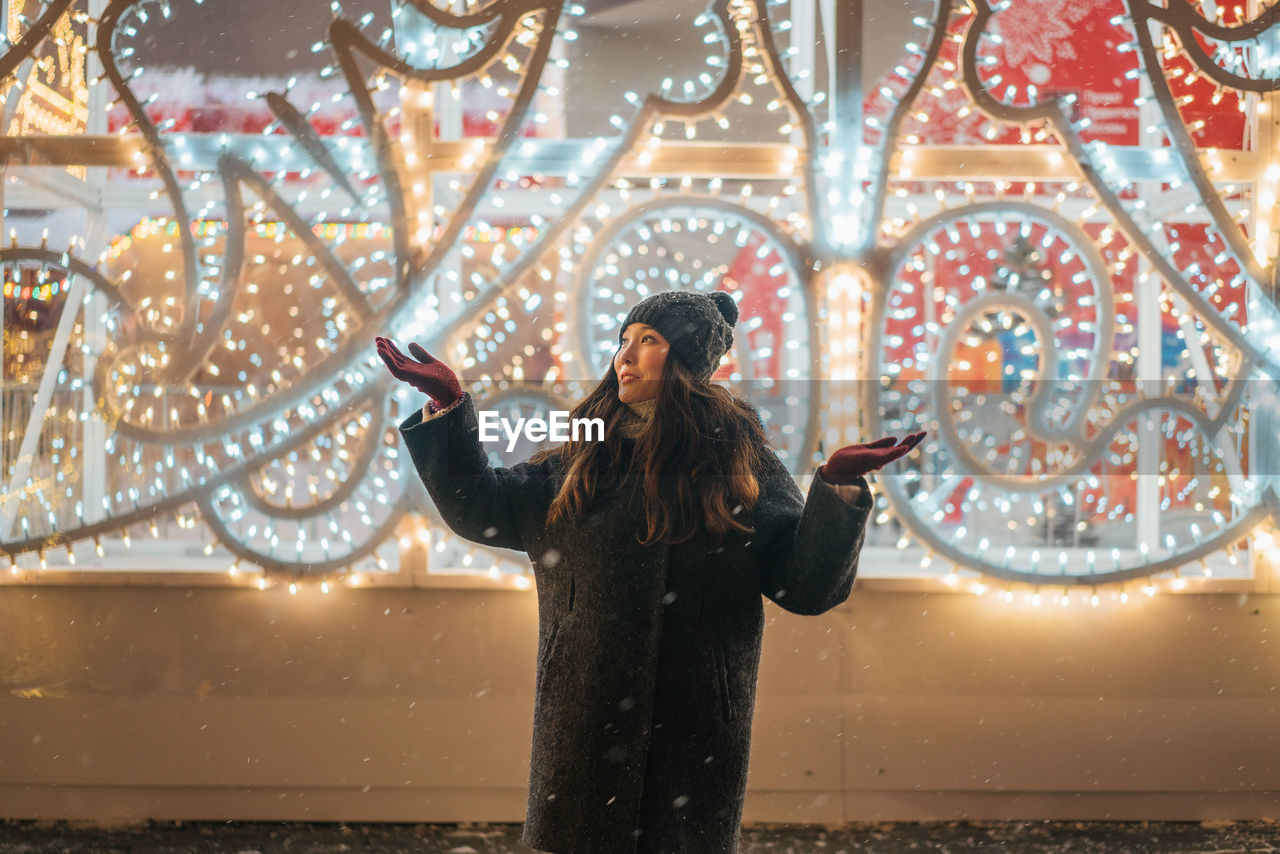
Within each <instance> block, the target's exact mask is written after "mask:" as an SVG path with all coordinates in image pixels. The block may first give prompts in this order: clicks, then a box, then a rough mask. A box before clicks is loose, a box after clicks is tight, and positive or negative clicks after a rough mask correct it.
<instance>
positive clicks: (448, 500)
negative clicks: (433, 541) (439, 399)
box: [400, 392, 551, 551]
mask: <svg viewBox="0 0 1280 854" xmlns="http://www.w3.org/2000/svg"><path fill="white" fill-rule="evenodd" d="M428 411H431V410H430V409H428V408H426V407H424V408H423V409H422V410H419V411H418V412H415V413H414V414H412V415H410V416H409V417H408V418H406V419H405V420H404V421H403V422H401V424H400V435H401V436H403V437H404V440H405V443H406V444H407V445H408V447H409V457H410V459H412V460H413V465H414V467H415V468H416V469H417V470H418V475H419V476H420V477H421V478H422V482H423V483H424V484H425V485H426V487H427V492H428V493H430V495H431V500H432V501H434V502H435V505H436V508H437V509H438V510H439V511H440V516H441V518H443V519H444V521H445V524H447V525H448V526H449V528H450V529H451V530H453V532H454V533H455V534H457V535H458V536H460V537H463V538H465V539H468V540H471V541H472V542H475V543H481V544H483V545H489V546H498V547H500V548H504V549H514V550H516V551H527V545H526V543H525V539H526V538H525V536H524V533H523V532H524V530H525V529H526V525H528V524H541V523H542V521H543V518H538V519H532V518H531V517H532V516H534V515H536V514H537V513H538V512H539V508H543V511H542V512H544V513H545V507H543V505H542V503H541V502H540V501H539V500H538V499H539V497H540V496H542V495H543V494H544V489H545V487H546V485H547V479H548V478H549V477H550V476H551V464H550V462H548V461H544V462H543V463H541V464H537V465H535V464H532V463H527V462H525V463H519V464H517V465H515V466H512V467H511V468H493V467H491V466H490V465H489V459H488V455H487V454H486V453H485V451H484V449H483V448H482V447H481V446H480V430H479V426H478V423H477V420H476V410H475V404H474V402H473V401H472V399H471V395H470V393H467V392H464V393H463V395H462V397H461V398H460V399H459V400H458V401H457V402H456V403H455V404H454V405H452V406H450V407H448V408H446V409H444V410H442V411H440V412H437V413H435V414H433V415H431V416H428V417H426V418H425V419H424V417H423V416H424V414H425V413H426V412H428Z"/></svg>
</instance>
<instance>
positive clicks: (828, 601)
mask: <svg viewBox="0 0 1280 854" xmlns="http://www.w3.org/2000/svg"><path fill="white" fill-rule="evenodd" d="M766 484H767V485H766V488H765V489H764V490H763V494H762V495H761V504H760V509H761V512H760V513H758V514H757V516H756V535H757V536H763V537H764V542H763V543H762V550H763V556H762V558H761V561H762V568H763V571H762V574H761V592H762V593H763V594H764V595H765V596H767V597H768V598H769V599H771V600H773V601H774V602H776V603H777V604H778V605H779V606H781V607H782V608H784V609H786V610H788V611H791V612H792V613H795V614H821V613H823V612H825V611H829V610H831V609H832V608H834V607H835V606H837V605H839V604H840V603H841V602H843V601H844V600H846V599H848V598H849V593H850V591H851V590H852V589H853V579H854V577H855V576H856V575H857V572H858V553H859V552H860V551H861V550H862V541H863V537H864V535H865V532H866V526H867V518H868V516H870V514H871V507H872V503H873V498H872V495H871V489H870V487H869V486H868V484H867V482H866V480H865V479H864V478H858V480H857V482H855V483H852V484H849V485H836V484H832V483H828V482H827V481H826V480H824V479H823V478H822V477H821V475H819V476H816V477H814V479H813V483H812V484H811V485H810V487H809V496H808V499H807V500H806V499H805V498H803V497H802V496H801V495H800V489H799V488H798V487H797V486H796V484H795V481H794V480H793V479H792V478H791V474H790V473H789V472H787V470H786V469H785V468H784V467H783V466H782V463H781V462H780V461H779V462H778V464H777V470H776V471H772V472H771V473H770V476H769V477H768V479H767V482H766ZM846 495H851V496H852V499H853V500H849V499H848V498H846V497H845V496H846Z"/></svg>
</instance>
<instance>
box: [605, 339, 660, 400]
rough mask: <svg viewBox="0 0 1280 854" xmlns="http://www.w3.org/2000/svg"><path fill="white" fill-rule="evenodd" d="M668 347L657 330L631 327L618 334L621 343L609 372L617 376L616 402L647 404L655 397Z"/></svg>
mask: <svg viewBox="0 0 1280 854" xmlns="http://www.w3.org/2000/svg"><path fill="white" fill-rule="evenodd" d="M670 349H671V345H670V344H668V343H667V339H665V338H663V337H662V336H661V335H659V334H658V330H656V329H654V328H653V327H652V326H645V325H644V324H643V323H633V324H631V325H630V326H628V327H627V328H626V329H625V330H624V331H623V333H622V343H621V345H619V347H618V352H617V353H615V354H614V356H613V372H614V373H615V374H617V375H618V399H619V400H621V401H622V402H623V403H635V402H636V401H640V400H650V399H652V398H655V397H657V396H658V383H659V381H660V380H661V378H662V366H663V365H664V364H666V361H667V351H668V350H670Z"/></svg>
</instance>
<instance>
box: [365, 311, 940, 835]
mask: <svg viewBox="0 0 1280 854" xmlns="http://www.w3.org/2000/svg"><path fill="white" fill-rule="evenodd" d="M737 319H738V311H737V306H736V304H735V303H734V301H733V298H732V297H730V296H729V294H727V293H721V292H713V293H710V294H703V293H688V292H681V291H670V292H665V293H660V294H656V295H654V296H651V297H649V298H647V299H645V300H643V301H642V302H640V303H639V304H637V305H636V306H635V307H634V308H632V309H631V311H630V313H629V314H628V315H627V318H626V320H625V322H624V323H623V326H622V333H621V335H620V337H619V347H618V350H617V352H616V353H615V354H614V357H613V362H612V364H611V365H610V368H609V371H608V373H607V374H606V375H605V376H604V378H603V379H601V380H600V382H599V383H598V384H597V385H596V387H595V388H594V389H593V390H592V391H591V392H590V393H589V394H588V395H587V397H586V398H585V399H584V400H583V401H582V402H581V403H579V404H578V405H577V407H575V408H574V410H573V412H572V413H571V417H574V418H597V417H598V418H602V419H604V423H605V438H604V440H603V441H600V442H586V441H578V442H568V443H566V444H562V445H558V446H555V447H553V448H551V449H548V450H545V451H540V452H538V453H537V454H535V455H534V456H533V457H532V458H530V459H529V461H527V462H524V463H520V464H519V465H516V466H513V467H511V468H497V469H494V468H491V467H490V466H489V465H488V463H487V460H486V454H485V452H484V451H483V450H482V449H481V447H480V443H479V439H478V426H477V417H476V412H475V407H474V404H473V403H472V401H471V397H470V395H468V394H466V393H465V392H463V391H462V388H461V386H460V385H459V383H458V379H457V377H456V376H455V375H454V373H453V372H452V371H450V370H449V369H448V368H447V367H446V366H444V365H443V364H441V363H440V362H439V361H437V360H436V359H434V358H432V357H431V355H430V354H428V353H427V352H426V351H425V350H423V349H422V348H421V347H419V346H417V345H416V344H410V345H409V350H410V352H411V353H412V354H413V357H414V358H410V357H408V356H406V355H404V354H403V353H401V352H400V351H399V350H398V349H397V348H396V347H395V345H394V344H392V343H391V342H390V341H388V340H387V339H385V338H379V339H378V342H377V344H378V353H379V355H380V356H381V357H382V359H383V360H384V361H385V362H386V364H387V367H388V368H389V369H390V370H391V372H392V373H393V374H394V375H395V376H396V377H397V378H399V379H401V380H404V381H405V382H408V383H410V384H412V385H414V387H416V388H418V389H419V390H421V391H423V392H425V393H426V394H427V395H429V396H430V397H431V401H430V402H428V403H427V405H426V406H425V407H424V408H423V410H422V412H420V413H415V414H414V415H412V416H410V417H409V418H408V419H406V420H405V421H404V422H403V423H402V424H401V425H400V431H401V434H402V435H403V436H404V439H405V442H406V443H407V444H408V447H409V452H410V456H411V457H412V459H413V462H414V465H415V466H416V467H417V469H418V472H419V474H420V475H421V477H422V479H423V481H424V482H425V484H426V486H427V489H428V491H429V492H430V493H431V497H432V499H433V500H434V501H435V503H436V506H437V507H438V508H439V511H440V514H441V516H442V517H443V519H444V520H445V522H446V523H447V524H448V525H449V527H450V528H452V529H453V530H454V532H456V533H457V534H458V535H460V536H462V537H465V538H467V539H469V540H472V541H475V542H479V543H485V544H488V545H493V546H500V547H503V548H509V549H516V550H519V551H524V552H527V553H528V555H529V557H530V559H531V560H532V562H533V571H534V578H535V581H536V585H537V595H538V618H539V619H538V623H539V628H538V661H537V677H536V682H535V704H534V719H533V749H532V757H531V767H530V779H529V806H528V813H527V816H526V819H525V826H524V836H523V841H524V843H525V844H526V845H529V846H530V847H532V848H535V849H539V850H543V851H549V852H558V853H559V854H617V852H646V853H647V854H656V852H670V854H702V852H708V853H709V854H710V852H715V854H720V852H736V851H737V846H738V826H739V822H740V819H741V816H742V803H743V796H744V794H745V792H746V783H747V758H748V749H749V746H750V738H751V718H752V713H753V710H754V706H755V688H756V675H757V669H758V666H759V662H760V645H761V637H762V633H763V629H764V609H763V603H762V601H761V594H763V595H764V596H767V597H769V598H770V599H771V600H773V601H774V602H776V603H777V604H778V605H780V606H782V607H783V608H786V609H787V610H789V611H793V612H795V613H799V614H820V613H822V612H824V611H827V610H828V609H830V608H833V607H834V606H836V605H838V604H839V603H841V602H843V601H844V600H845V599H846V598H847V597H848V595H849V591H850V588H851V586H852V584H853V579H854V573H855V572H856V570H857V562H858V551H859V549H860V548H861V546H862V539H863V531H864V527H865V525H866V520H867V515H868V514H869V512H870V510H871V505H872V496H871V493H870V491H869V489H868V486H867V482H866V480H865V479H864V478H863V475H865V474H867V473H869V472H871V471H873V470H874V469H876V468H878V467H880V466H882V465H884V464H885V463H887V462H890V461H892V460H894V459H897V458H898V457H901V456H902V455H904V454H906V453H907V452H908V451H910V450H911V448H913V447H915V445H916V444H918V443H919V441H920V440H921V439H922V438H923V437H924V434H923V433H917V434H914V435H912V436H909V437H907V438H906V439H905V440H903V441H902V442H901V443H898V442H897V441H896V440H894V439H892V438H886V439H881V440H879V441H878V442H873V443H871V444H869V445H854V446H851V447H847V448H842V449H840V450H839V451H837V452H836V453H835V454H834V455H832V457H831V459H830V460H828V461H827V463H826V464H825V465H824V466H823V467H822V468H820V469H819V474H820V477H818V478H815V479H814V481H813V484H812V486H811V487H810V489H809V496H808V500H807V501H806V500H805V499H803V498H802V497H801V495H800V491H799V489H798V488H797V487H796V484H795V481H794V480H793V479H792V478H791V475H790V474H789V473H788V472H787V470H786V469H785V468H784V467H783V465H782V463H781V462H780V461H779V460H778V458H777V456H776V455H775V454H774V453H773V452H772V451H771V450H769V448H768V442H767V438H766V435H765V432H764V429H763V427H762V425H761V422H760V419H759V415H758V414H757V413H756V411H755V409H754V408H753V407H752V406H751V404H750V403H749V402H748V401H746V400H744V399H742V398H739V397H737V396H735V395H734V394H732V393H730V392H729V391H728V390H727V389H725V388H723V387H721V386H717V385H713V384H711V382H710V379H711V375H712V374H713V373H714V371H715V369H716V367H717V366H718V365H719V363H720V359H721V357H722V356H723V355H724V354H725V353H726V352H728V350H729V347H730V346H731V344H732V343H733V325H734V323H736V321H737Z"/></svg>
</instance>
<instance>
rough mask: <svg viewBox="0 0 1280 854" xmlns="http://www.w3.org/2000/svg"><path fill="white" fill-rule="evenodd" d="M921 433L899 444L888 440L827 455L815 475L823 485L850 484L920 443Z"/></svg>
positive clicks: (876, 441)
mask: <svg viewBox="0 0 1280 854" xmlns="http://www.w3.org/2000/svg"><path fill="white" fill-rule="evenodd" d="M924 435H925V434H924V432H923V431H921V432H919V433H912V434H911V435H910V436H907V437H906V438H905V439H903V440H902V441H898V440H897V439H895V438H893V437H892V436H885V437H884V438H883V439H876V440H875V441H874V442H867V443H866V444H865V445H848V446H846V447H843V448H841V449H839V450H838V451H836V452H835V453H834V454H832V455H831V458H830V459H829V460H827V461H826V462H825V463H824V464H823V465H822V466H821V468H819V469H818V474H820V475H821V476H822V479H823V480H825V481H826V482H827V483H853V482H855V481H856V480H857V479H858V478H859V477H861V476H862V475H864V474H870V473H871V472H873V471H875V470H876V469H878V468H880V467H881V466H884V465H888V464H889V463H891V462H893V461H894V460H896V459H898V458H899V457H902V456H906V454H907V453H908V452H909V451H910V450H911V449H912V448H914V447H915V446H916V445H919V444H920V443H921V442H922V441H924Z"/></svg>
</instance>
